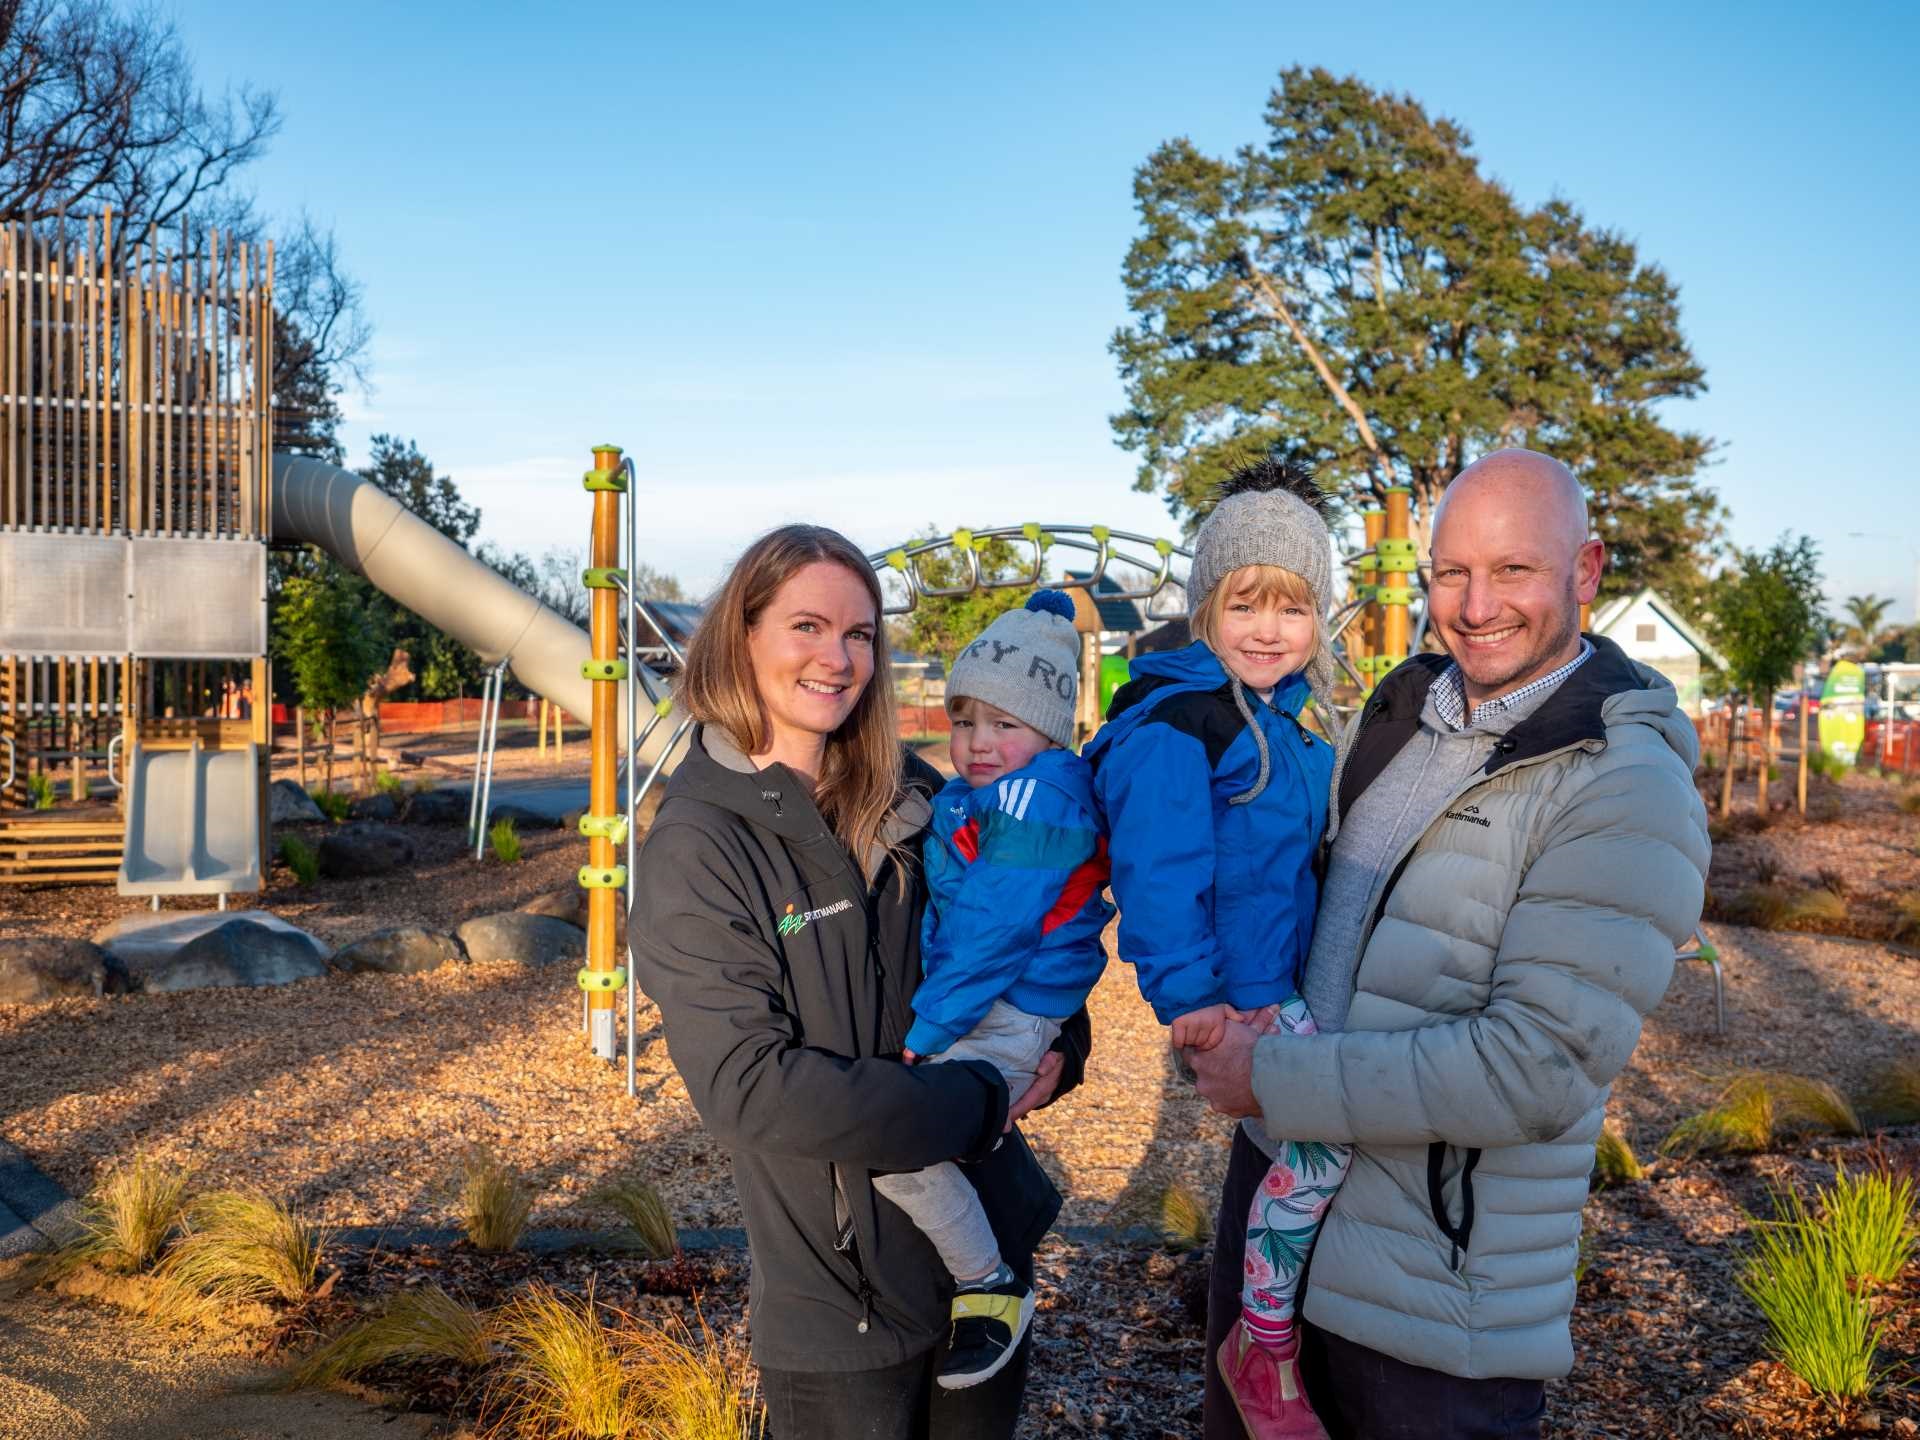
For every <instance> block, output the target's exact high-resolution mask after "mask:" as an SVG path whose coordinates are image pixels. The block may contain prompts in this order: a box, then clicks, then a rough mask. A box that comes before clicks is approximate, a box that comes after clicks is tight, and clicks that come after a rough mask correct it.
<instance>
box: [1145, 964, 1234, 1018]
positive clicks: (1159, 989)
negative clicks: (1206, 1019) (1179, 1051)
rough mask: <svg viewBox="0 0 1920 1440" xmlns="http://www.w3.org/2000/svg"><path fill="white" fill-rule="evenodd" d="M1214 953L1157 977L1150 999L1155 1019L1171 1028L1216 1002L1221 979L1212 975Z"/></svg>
mask: <svg viewBox="0 0 1920 1440" xmlns="http://www.w3.org/2000/svg"><path fill="white" fill-rule="evenodd" d="M1213 953H1214V952H1212V951H1208V952H1207V953H1206V954H1205V955H1203V956H1201V957H1200V958H1199V959H1197V960H1190V961H1188V962H1187V963H1186V964H1184V965H1182V966H1181V967H1180V968H1179V969H1177V970H1172V971H1169V972H1168V973H1166V974H1165V975H1162V976H1160V977H1159V979H1158V980H1157V982H1156V983H1155V985H1154V987H1153V995H1152V996H1151V997H1150V1003H1151V1004H1152V1006H1153V1016H1154V1019H1156V1020H1158V1021H1159V1022H1160V1023H1161V1024H1162V1025H1171V1024H1172V1023H1173V1022H1174V1021H1175V1020H1178V1019H1179V1018H1180V1017H1181V1016H1182V1015H1190V1014H1192V1013H1193V1012H1194V1011H1195V1010H1198V1009H1200V1008H1201V1007H1203V1006H1206V1005H1211V1004H1213V1002H1214V1001H1215V1000H1217V999H1218V998H1219V996H1220V977H1219V976H1218V975H1216V974H1214V970H1213ZM1135 968H1136V969H1137V968H1138V967H1137V966H1136V967H1135Z"/></svg>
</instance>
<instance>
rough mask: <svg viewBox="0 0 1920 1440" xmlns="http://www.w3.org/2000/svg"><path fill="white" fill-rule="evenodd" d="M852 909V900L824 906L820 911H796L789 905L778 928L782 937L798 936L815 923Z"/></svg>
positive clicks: (838, 901)
mask: <svg viewBox="0 0 1920 1440" xmlns="http://www.w3.org/2000/svg"><path fill="white" fill-rule="evenodd" d="M852 908H853V902H852V901H851V900H836V901H834V902H833V904H831V905H823V906H821V907H820V908H819V909H818V910H806V911H795V910H794V908H793V906H791V905H789V906H787V913H786V914H784V915H782V916H781V917H780V924H779V926H778V927H777V928H778V929H779V931H780V933H781V934H782V935H798V934H799V933H800V932H801V931H802V930H804V929H806V928H807V926H809V925H811V924H812V923H813V922H814V921H816V920H824V919H826V918H827V917H828V916H829V915H838V914H840V913H841V912H842V911H844V910H851V909H852Z"/></svg>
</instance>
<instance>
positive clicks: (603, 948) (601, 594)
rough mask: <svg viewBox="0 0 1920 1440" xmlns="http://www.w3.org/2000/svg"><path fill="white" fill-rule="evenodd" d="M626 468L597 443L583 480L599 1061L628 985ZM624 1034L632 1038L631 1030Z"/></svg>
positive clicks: (588, 818) (608, 1051) (588, 830)
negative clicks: (617, 934) (623, 918)
mask: <svg viewBox="0 0 1920 1440" xmlns="http://www.w3.org/2000/svg"><path fill="white" fill-rule="evenodd" d="M630 469H631V467H629V466H628V465H627V464H626V463H625V462H624V461H623V459H622V458H621V454H620V447H619V446H618V445H596V446H594V448H593V468H592V469H591V470H589V471H587V473H586V478H585V480H584V481H583V483H584V485H585V486H586V489H587V492H588V493H589V494H590V495H592V496H593V542H592V551H591V554H590V556H589V566H588V569H587V572H586V574H585V576H584V577H582V578H583V579H584V581H585V584H586V587H587V592H588V594H589V595H590V596H591V597H592V600H591V609H590V611H589V618H588V634H589V638H590V640H591V642H592V647H593V648H592V658H591V659H589V660H587V661H585V662H584V663H583V664H582V665H581V667H580V668H581V673H582V674H583V675H584V676H585V677H586V678H587V679H588V680H590V681H592V682H593V713H592V716H591V724H592V737H593V738H592V741H591V746H590V750H589V759H590V769H589V774H588V782H587V813H586V814H585V815H582V816H581V817H580V833H581V834H582V835H584V836H586V837H587V863H586V864H585V865H582V866H581V867H580V884H581V886H582V887H583V888H584V889H585V890H586V892H587V963H586V966H585V967H584V968H583V969H582V970H581V971H580V988H581V989H582V990H583V991H585V992H586V997H587V1004H586V1009H587V1034H588V1037H589V1039H590V1040H591V1041H592V1044H593V1053H594V1054H595V1055H596V1056H597V1057H599V1058H600V1059H602V1060H611V1059H612V1058H613V1053H614V1049H613V1008H614V1007H613V997H614V992H615V991H617V990H619V989H620V988H621V987H623V986H624V985H625V984H626V983H627V971H626V967H624V966H620V965H616V964H614V956H613V952H614V905H615V903H616V901H617V899H618V896H617V894H616V892H619V891H623V890H625V889H626V887H627V867H626V866H625V865H624V864H622V863H620V847H622V846H623V845H625V844H626V841H627V838H628V836H629V834H630V833H631V826H632V822H631V820H630V819H629V817H628V815H627V814H626V812H625V811H624V809H623V808H622V807H621V805H620V803H619V797H618V795H617V794H616V789H615V772H616V769H617V768H618V764H619V749H620V724H619V714H620V702H621V698H622V694H621V692H622V690H623V688H624V687H623V686H622V684H621V682H622V681H623V680H625V679H626V678H627V674H628V667H627V661H626V659H625V657H623V656H622V655H621V654H620V649H621V644H620V640H621V636H620V630H621V625H620V610H621V606H620V595H621V592H622V590H623V589H624V588H625V586H624V582H625V580H626V578H627V573H626V572H625V571H623V570H622V569H621V568H620V563H619V562H620V497H621V496H622V495H625V494H626V493H627V485H628V476H629V473H630ZM629 509H631V507H629ZM628 733H629V734H631V733H632V731H631V730H629V731H628ZM628 1031H629V1034H631V1031H632V1027H631V1026H629V1027H628Z"/></svg>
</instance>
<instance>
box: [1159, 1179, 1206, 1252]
mask: <svg viewBox="0 0 1920 1440" xmlns="http://www.w3.org/2000/svg"><path fill="white" fill-rule="evenodd" d="M1160 1234H1161V1236H1162V1238H1164V1239H1165V1240H1166V1242H1167V1248H1168V1249H1170V1250H1198V1249H1199V1248H1200V1247H1201V1246H1202V1245H1205V1244H1206V1243H1207V1242H1208V1241H1209V1240H1211V1239H1213V1217H1212V1216H1211V1215H1209V1214H1208V1213H1207V1207H1206V1205H1205V1204H1204V1203H1203V1202H1202V1201H1201V1199H1200V1197H1199V1196H1198V1195H1197V1194H1195V1193H1194V1190H1193V1187H1192V1186H1190V1185H1186V1184H1183V1183H1182V1182H1180V1181H1178V1180H1176V1181H1174V1182H1173V1183H1172V1184H1171V1185H1169V1186H1167V1188H1166V1189H1165V1190H1164V1191H1163V1192H1161V1195H1160Z"/></svg>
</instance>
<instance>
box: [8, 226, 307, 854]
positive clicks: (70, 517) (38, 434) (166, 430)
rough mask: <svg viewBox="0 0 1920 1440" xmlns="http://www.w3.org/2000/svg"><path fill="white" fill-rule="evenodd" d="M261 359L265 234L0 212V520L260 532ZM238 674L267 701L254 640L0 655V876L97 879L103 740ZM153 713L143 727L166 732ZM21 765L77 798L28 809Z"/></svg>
mask: <svg viewBox="0 0 1920 1440" xmlns="http://www.w3.org/2000/svg"><path fill="white" fill-rule="evenodd" d="M272 375H273V254H272V249H271V247H270V246H269V247H265V248H264V249H262V248H258V247H254V246H251V245H248V244H241V243H238V242H236V241H234V240H232V239H231V238H229V237H227V236H224V235H222V234H220V233H219V232H218V231H207V232H205V233H201V234H195V233H194V232H193V231H191V230H190V229H189V228H188V227H187V226H186V225H185V223H184V222H183V225H182V229H181V232H180V239H179V245H178V247H177V248H175V249H174V250H172V252H171V253H168V252H167V251H166V250H164V249H162V248H159V247H156V246H154V245H151V244H146V245H140V246H137V247H129V246H127V245H126V244H124V243H123V242H122V241H121V239H120V237H119V236H118V234H117V232H116V228H115V220H114V216H113V215H112V214H111V213H108V214H105V215H100V216H95V217H85V218H72V219H70V218H68V217H65V216H62V217H59V218H58V219H56V220H54V221H51V222H47V223H42V224H27V223H24V222H8V223H0V530H9V529H18V530H30V531H40V532H52V533H56V534H71V535H122V536H131V537H136V538H138V537H180V538H193V539H223V538H229V539H243V540H266V539H268V538H270V536H269V535H268V528H269V520H270V517H271V515H272V513H273V505H272V483H273V466H272V455H271V446H272V438H273V417H272V395H271V390H272ZM242 679H245V680H251V681H252V683H253V696H254V705H255V712H256V714H259V715H261V716H262V717H264V715H265V714H266V713H267V710H268V707H269V706H270V703H271V697H270V695H269V694H268V689H267V673H266V663H265V660H264V657H260V656H237V657H234V658H233V659H232V660H229V661H211V662H203V661H195V662H187V661H171V660H157V659H143V658H141V657H138V656H133V655H124V656H118V657H104V658H103V657H101V656H97V655H93V656H71V655H8V654H0V737H4V738H5V739H6V740H8V741H11V742H12V745H13V747H14V753H15V759H16V763H15V766H14V769H15V776H14V780H13V783H12V784H11V785H6V786H4V787H0V885H5V884H25V883H45V882H49V881H67V882H70V881H74V880H80V879H89V880H107V881H111V880H112V879H113V877H114V872H115V871H116V870H117V868H118V864H119V850H120V845H121V836H122V832H123V827H122V822H121V818H120V816H119V814H118V812H117V808H115V807H114V806H113V804H112V803H111V801H110V797H111V796H112V795H113V794H114V792H113V787H112V785H111V783H110V781H109V778H108V775H107V765H106V755H107V751H108V748H109V746H110V745H111V744H112V742H113V740H114V738H115V737H116V736H120V737H124V741H125V744H126V746H127V747H129V748H130V747H131V746H132V744H133V743H134V739H135V737H136V736H137V735H140V732H141V727H142V726H143V725H144V724H146V723H147V722H149V721H164V720H165V718H166V717H168V716H180V717H195V718H198V717H201V716H202V715H203V714H204V713H205V712H206V711H207V710H208V708H209V707H210V706H211V707H212V708H213V711H214V716H215V718H217V717H218V714H219V709H220V703H219V697H220V696H221V694H222V686H223V682H224V681H226V680H233V681H234V682H235V684H236V685H237V684H238V683H239V681H240V680H242ZM228 724H229V726H230V725H231V724H232V722H231V721H229V722H228ZM168 728H169V727H168V726H167V725H166V724H164V723H162V724H160V725H158V726H157V727H156V729H155V733H154V734H153V736H152V737H151V738H152V740H153V742H154V743H158V744H163V745H164V744H167V743H173V742H171V740H170V738H169V737H168V735H167V734H166V732H167V730H168ZM226 728H227V727H218V726H217V727H216V729H217V730H219V731H222V732H224V730H225V729H226ZM241 728H242V729H243V730H245V731H247V732H249V733H250V734H251V735H254V736H258V735H260V734H261V733H263V732H264V730H265V727H264V724H249V725H245V726H243V727H241ZM143 738H145V737H143ZM178 743H189V742H188V741H186V740H182V741H180V742H178ZM215 743H218V740H217V739H216V742H215ZM6 748H7V747H6V745H5V744H0V779H4V778H5V774H6V769H5V767H6ZM36 773H38V774H44V775H46V776H47V777H48V778H49V780H51V781H52V782H53V783H54V785H55V789H56V798H57V800H58V801H59V802H60V803H62V804H63V805H65V806H69V807H72V806H80V807H87V806H91V812H90V813H86V814H80V813H78V812H75V811H73V810H65V811H62V812H59V814H58V818H54V816H53V815H50V814H47V813H46V812H36V811H33V810H31V809H30V808H29V806H30V804H31V799H30V791H29V783H30V782H29V779H28V777H29V775H32V774H36ZM122 778H124V776H123V777H122ZM263 788H264V787H263ZM36 815H39V816H40V818H35V817H36ZM109 858H110V862H111V863H109Z"/></svg>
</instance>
